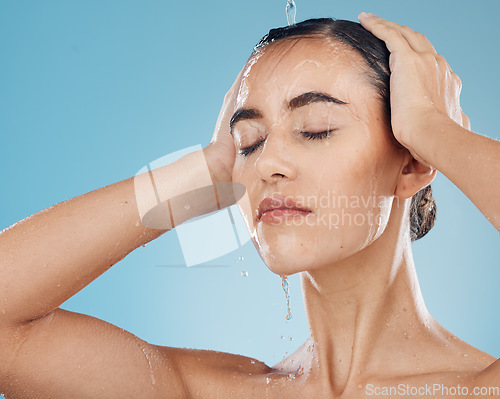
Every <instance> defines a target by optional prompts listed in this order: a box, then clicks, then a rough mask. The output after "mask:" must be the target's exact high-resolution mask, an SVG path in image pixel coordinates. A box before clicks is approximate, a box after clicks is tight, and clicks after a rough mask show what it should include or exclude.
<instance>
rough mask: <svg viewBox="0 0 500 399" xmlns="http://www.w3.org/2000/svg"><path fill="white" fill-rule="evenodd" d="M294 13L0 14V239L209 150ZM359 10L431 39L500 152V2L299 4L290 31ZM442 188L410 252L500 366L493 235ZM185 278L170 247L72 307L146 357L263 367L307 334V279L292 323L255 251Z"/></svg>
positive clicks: (448, 322) (140, 6)
mask: <svg viewBox="0 0 500 399" xmlns="http://www.w3.org/2000/svg"><path fill="white" fill-rule="evenodd" d="M285 3H286V2H285V0H282V1H281V0H280V1H269V0H254V1H251V2H250V1H248V0H245V1H243V0H230V1H229V0H227V1H216V2H203V1H199V0H192V1H186V2H181V1H176V2H167V1H123V0H121V1H2V2H1V3H0V49H1V62H0V137H1V141H0V174H1V175H0V178H1V186H0V205H1V207H0V209H1V211H0V229H1V228H4V227H7V226H9V225H11V224H13V223H15V222H17V221H19V220H21V219H23V218H25V217H27V216H29V215H31V214H33V213H35V212H37V211H40V210H42V209H44V208H47V207H49V206H51V205H53V204H55V203H58V202H61V201H63V200H66V199H69V198H72V197H74V196H77V195H80V194H83V193H86V192H88V191H91V190H94V189H97V188H99V187H102V186H105V185H108V184H111V183H113V182H116V181H119V180H122V179H125V178H128V177H130V176H133V175H134V174H135V173H136V172H137V171H138V170H139V169H140V168H141V167H142V166H144V165H146V164H147V163H149V162H151V161H153V160H155V159H157V158H160V157H162V156H164V155H166V154H168V153H171V152H174V151H176V150H180V149H183V148H185V147H189V146H193V145H196V144H202V145H203V146H204V145H206V144H208V142H209V140H210V138H211V135H212V132H213V128H214V125H215V122H216V119H217V115H218V113H219V108H220V106H221V104H222V99H223V97H224V94H225V92H226V91H227V89H228V88H229V87H230V86H231V84H232V82H233V80H234V79H235V77H236V75H237V73H238V71H239V70H240V69H241V67H242V66H243V64H244V62H245V61H246V59H247V57H248V56H249V54H250V52H251V49H252V46H253V45H254V44H255V43H257V42H258V40H259V39H260V38H261V37H262V36H263V35H264V34H265V33H267V31H268V30H269V29H270V28H272V27H276V26H282V25H285V24H286V15H285V11H284V10H285ZM360 11H371V12H375V13H377V14H378V15H380V16H382V17H385V18H388V19H392V20H395V21H397V22H399V23H402V24H405V25H409V26H411V27H412V28H414V29H415V30H418V31H421V32H423V33H424V34H426V35H427V37H428V38H429V39H430V40H431V41H432V43H433V44H434V46H435V47H436V49H437V50H438V52H440V53H441V54H443V55H444V56H445V57H446V59H447V60H448V62H449V64H450V65H451V67H452V68H453V70H454V71H455V72H456V73H457V74H458V75H459V76H460V77H461V79H462V81H463V91H462V107H463V109H464V111H465V112H466V113H467V114H468V115H469V117H470V119H471V122H472V128H473V130H474V131H476V132H479V133H482V134H485V135H487V136H490V137H494V138H497V139H499V138H500V133H499V130H498V114H499V111H498V108H499V105H500V100H499V98H498V93H499V92H500V80H499V78H498V64H499V54H498V42H497V40H498V37H499V33H498V28H497V26H498V15H500V2H497V1H494V0H491V1H475V2H471V1H467V2H465V1H456V0H446V1H445V0H440V1H435V0H433V1H428V0H424V1H422V0H420V1H418V2H406V1H401V0H395V1H377V2H374V1H349V2H346V1H344V2H340V1H321V0H307V1H301V0H297V20H298V21H300V20H304V19H307V18H311V17H323V16H331V17H335V18H343V19H351V20H355V19H356V18H357V14H358V12H360ZM447 150H448V149H447V148H443V151H447ZM491 184H492V185H493V184H499V182H493V181H492V182H491ZM433 188H434V192H435V197H436V201H437V206H438V219H437V224H436V226H435V227H434V229H433V230H432V231H431V232H430V233H429V234H428V236H426V237H425V238H424V239H422V240H421V241H418V242H416V243H415V244H414V256H415V262H416V265H417V273H418V275H419V278H420V284H421V288H422V291H423V294H424V298H425V300H426V304H427V306H428V308H429V310H430V312H431V313H432V314H433V316H434V317H435V318H436V319H437V320H438V321H439V322H440V323H441V324H443V325H444V326H445V327H446V328H448V329H449V330H450V331H451V332H453V333H455V334H456V335H458V336H459V337H460V338H462V339H464V340H465V341H467V342H469V343H470V344H472V345H474V346H476V347H478V348H480V349H482V350H484V351H486V352H488V353H490V354H492V355H494V356H497V357H498V356H500V339H499V338H498V337H500V323H499V322H498V317H497V311H495V309H497V306H498V305H499V304H500V291H499V290H498V281H500V267H499V266H500V265H499V259H500V249H499V248H500V245H499V235H498V233H497V232H496V230H495V229H494V228H493V227H492V226H491V225H490V224H489V223H488V222H487V221H486V219H485V218H484V217H483V216H482V215H481V213H480V212H479V211H478V210H477V209H476V208H475V207H474V205H473V204H472V203H471V202H470V201H469V200H468V199H467V198H466V197H465V196H464V195H463V193H461V191H460V190H459V189H457V188H456V187H455V186H454V185H453V184H452V183H451V182H450V181H448V180H447V179H446V178H445V177H444V176H443V175H440V174H439V175H438V177H437V178H436V180H435V182H434V183H433ZM240 257H243V258H244V259H243V260H240ZM182 264H183V256H182V252H181V249H180V245H179V241H178V239H177V235H176V234H175V233H174V232H171V233H167V234H166V235H164V236H163V237H161V238H160V239H158V240H156V241H154V242H152V243H150V244H148V245H147V246H146V247H145V248H139V249H138V250H136V251H135V252H133V253H132V254H130V255H129V256H128V257H127V258H126V259H124V260H123V261H121V262H120V263H119V264H117V265H115V266H114V267H113V268H112V269H111V270H109V271H108V272H106V273H105V274H104V275H103V276H101V277H100V278H98V279H97V280H96V281H94V282H93V283H92V284H90V285H89V286H88V287H87V288H85V289H84V290H83V291H81V292H80V293H78V294H77V295H75V296H74V297H73V298H71V299H70V300H69V301H68V302H66V303H65V304H64V305H63V307H64V308H66V309H70V310H75V311H78V312H83V313H87V314H90V315H93V316H96V317H99V318H102V319H104V320H107V321H109V322H111V323H114V324H115V325H117V326H119V327H122V328H124V329H127V330H129V331H131V332H133V333H134V334H136V335H138V336H139V337H141V338H143V339H145V340H147V341H149V342H151V343H154V344H159V345H167V346H177V347H191V348H202V349H213V350H219V351H227V352H232V353H239V354H243V355H247V356H252V357H255V358H258V359H260V360H263V361H265V362H266V363H268V364H269V365H273V364H275V363H276V362H278V361H280V360H281V359H282V358H283V356H285V355H286V354H289V353H291V352H293V351H294V350H295V349H296V348H297V347H298V346H299V345H300V344H301V343H302V342H303V341H304V340H305V339H306V338H307V336H308V330H307V323H306V319H305V314H304V310H303V305H302V298H301V292H300V284H299V280H298V276H292V277H291V278H290V286H291V305H292V314H293V319H292V320H291V321H289V322H287V321H286V320H285V315H286V302H285V296H284V293H283V291H282V288H281V280H280V277H279V276H276V275H274V274H272V273H271V272H270V271H269V270H268V269H267V268H266V267H265V265H264V264H263V262H262V261H261V260H260V258H259V257H258V255H257V252H256V250H255V248H254V247H253V245H252V244H251V243H247V244H246V245H244V246H243V247H242V248H240V249H239V250H236V251H234V252H232V253H230V254H228V255H226V256H223V257H221V258H218V259H216V260H214V261H210V262H208V263H207V264H206V265H201V266H197V267H193V268H186V267H185V266H184V267H183V266H182ZM242 270H246V271H247V272H248V277H242V275H241V271H242ZM282 336H283V337H284V339H282V338H281V337H282ZM289 337H292V338H293V340H292V341H290V339H289Z"/></svg>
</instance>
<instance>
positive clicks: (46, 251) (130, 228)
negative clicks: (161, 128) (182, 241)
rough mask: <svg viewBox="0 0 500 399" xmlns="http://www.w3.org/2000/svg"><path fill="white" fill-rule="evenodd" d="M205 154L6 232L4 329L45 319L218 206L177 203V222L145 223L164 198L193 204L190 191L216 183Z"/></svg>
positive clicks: (1, 240)
mask: <svg viewBox="0 0 500 399" xmlns="http://www.w3.org/2000/svg"><path fill="white" fill-rule="evenodd" d="M201 154H202V153H201V152H197V153H195V154H189V155H187V156H186V157H183V158H181V159H180V160H178V161H176V162H174V163H172V164H170V165H167V166H164V167H162V168H158V169H155V170H154V171H152V172H150V173H145V174H142V175H140V176H136V177H135V178H129V179H126V180H123V181H121V182H118V183H115V184H112V185H109V186H106V187H103V188H100V189H98V190H95V191H92V192H89V193H87V194H84V195H81V196H79V197H76V198H73V199H71V200H68V201H65V202H62V203H60V204H57V205H55V206H53V207H51V208H48V209H46V210H43V211H41V212H38V213H37V214H35V215H33V216H30V217H28V218H26V219H24V220H22V221H21V222H19V223H17V224H15V225H13V226H11V227H10V228H7V229H5V230H4V231H2V232H1V233H0V326H1V325H6V324H12V323H22V322H25V321H28V320H33V319H36V318H39V317H42V316H44V315H45V314H47V313H49V312H51V311H52V310H54V309H55V308H57V307H58V306H59V305H60V304H61V303H63V302H64V301H65V300H67V299H68V298H69V297H71V296H72V295H74V294H75V293H76V292H78V291H79V290H81V289H82V288H83V287H85V286H86V285H87V284H89V283H90V282H91V281H92V280H94V279H95V278H97V277H98V276H99V275H101V274H102V273H104V272H105V271H106V270H107V269H108V268H109V267H111V266H112V265H113V264H115V263H117V262H118V261H120V260H121V259H123V258H124V257H125V256H126V255H127V254H129V253H130V252H132V251H133V250H134V249H136V248H137V247H139V246H140V245H143V244H145V243H147V242H149V241H151V240H152V239H154V238H156V237H158V236H159V235H161V234H163V233H164V232H165V231H167V230H169V229H171V228H173V227H175V225H178V224H180V223H182V222H183V221H185V220H186V219H188V218H190V217H192V216H194V215H195V214H202V213H205V212H210V211H212V210H214V209H217V205H216V201H215V200H214V198H215V197H214V195H212V196H210V195H205V196H204V197H200V196H194V198H195V199H196V200H197V201H196V202H197V203H196V204H194V206H193V207H191V206H189V205H190V204H189V203H186V206H184V205H183V206H182V211H181V210H180V209H179V208H180V205H179V201H177V202H176V201H173V203H174V204H173V205H172V206H170V207H169V209H170V212H169V214H171V215H172V216H173V219H175V222H174V225H172V224H171V220H172V218H168V219H167V220H166V221H165V222H164V223H163V224H162V225H161V226H159V227H160V228H149V227H151V226H147V225H146V226H145V225H144V224H143V223H142V220H141V216H144V215H141V212H142V213H143V212H144V211H147V210H148V208H147V207H149V208H154V206H156V205H158V203H157V200H158V198H159V199H160V201H162V202H169V201H167V200H169V199H172V198H174V197H176V198H177V199H179V198H180V199H181V200H186V199H187V200H189V198H190V196H189V194H188V195H187V197H186V196H183V194H184V193H189V192H193V190H197V189H200V187H206V186H207V185H211V179H210V174H209V173H208V169H207V165H206V163H205V159H204V157H203V155H201ZM152 184H153V185H154V192H152V191H151V189H152ZM212 189H213V187H212ZM212 191H213V190H212ZM195 192H196V191H195ZM191 197H193V196H192V195H191ZM176 204H177V205H176ZM191 209H192V210H191Z"/></svg>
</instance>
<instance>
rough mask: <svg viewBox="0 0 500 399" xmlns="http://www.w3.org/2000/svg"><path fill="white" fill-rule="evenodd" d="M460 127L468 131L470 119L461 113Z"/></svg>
mask: <svg viewBox="0 0 500 399" xmlns="http://www.w3.org/2000/svg"><path fill="white" fill-rule="evenodd" d="M462 126H463V127H464V128H466V129H467V130H470V119H469V117H468V116H467V115H465V114H464V112H463V111H462Z"/></svg>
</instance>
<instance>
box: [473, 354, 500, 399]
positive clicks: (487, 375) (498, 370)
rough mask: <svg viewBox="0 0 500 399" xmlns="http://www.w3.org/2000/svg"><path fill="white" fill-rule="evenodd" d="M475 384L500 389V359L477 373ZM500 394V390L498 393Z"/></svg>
mask: <svg viewBox="0 0 500 399" xmlns="http://www.w3.org/2000/svg"><path fill="white" fill-rule="evenodd" d="M475 385H477V386H483V387H486V386H487V387H499V390H500V359H496V360H495V361H494V362H493V363H491V364H490V365H489V366H488V367H486V368H485V369H484V370H482V371H481V372H480V373H478V375H477V379H476V381H475ZM497 395H498V396H500V391H499V392H498V393H497Z"/></svg>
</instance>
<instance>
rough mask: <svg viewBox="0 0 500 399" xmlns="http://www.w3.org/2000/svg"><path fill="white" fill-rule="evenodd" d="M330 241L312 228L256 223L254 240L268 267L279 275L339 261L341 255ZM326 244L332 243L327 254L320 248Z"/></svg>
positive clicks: (329, 238)
mask: <svg viewBox="0 0 500 399" xmlns="http://www.w3.org/2000/svg"><path fill="white" fill-rule="evenodd" d="M325 238H326V240H325ZM331 239H333V237H324V236H323V237H321V235H320V233H319V232H318V231H317V229H316V228H312V227H305V226H297V227H296V226H270V225H265V224H262V223H258V224H257V227H256V230H255V234H254V235H253V237H252V241H253V243H254V245H255V247H256V248H257V251H258V252H259V255H260V257H261V258H262V260H263V261H264V263H265V264H266V266H267V267H268V268H269V270H271V271H272V272H273V273H276V274H278V275H280V276H283V275H287V276H289V275H292V274H295V273H300V272H303V271H307V270H311V269H315V268H317V267H322V265H323V264H324V265H326V264H327V263H331V262H332V260H335V259H336V258H338V256H339V255H340V253H339V251H338V250H337V251H336V250H335V248H334V246H332V245H331V243H332V241H331ZM324 242H327V243H329V244H330V245H329V248H328V250H327V251H326V252H325V251H324V250H322V249H320V248H319V247H321V246H322V245H321V244H322V243H324ZM338 248H340V246H338ZM325 255H327V256H326V257H325ZM326 260H328V261H329V262H325V261H326Z"/></svg>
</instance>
